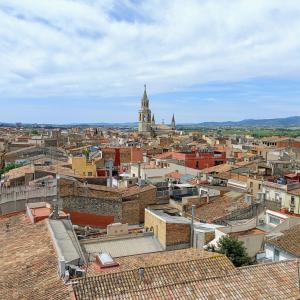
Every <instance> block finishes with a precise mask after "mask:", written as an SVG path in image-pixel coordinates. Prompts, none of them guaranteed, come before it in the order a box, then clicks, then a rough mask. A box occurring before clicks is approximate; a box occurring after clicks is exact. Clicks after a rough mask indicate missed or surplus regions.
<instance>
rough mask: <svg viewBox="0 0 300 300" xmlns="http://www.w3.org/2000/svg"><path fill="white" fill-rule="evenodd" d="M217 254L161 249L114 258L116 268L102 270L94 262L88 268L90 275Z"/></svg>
mask: <svg viewBox="0 0 300 300" xmlns="http://www.w3.org/2000/svg"><path fill="white" fill-rule="evenodd" d="M215 256H220V255H219V254H218V253H216V252H208V251H204V250H200V249H196V248H188V249H181V250H174V251H161V252H155V253H146V254H139V255H131V256H125V257H117V258H114V261H115V262H117V263H118V264H119V266H117V267H114V268H105V269H101V270H100V268H99V267H97V265H96V264H95V263H92V264H91V265H90V267H89V269H88V276H95V275H99V272H101V273H103V272H105V273H115V272H120V271H129V270H133V269H138V268H139V267H153V266H160V265H163V264H170V263H175V262H178V263H179V262H184V261H191V260H196V259H204V258H209V257H215Z"/></svg>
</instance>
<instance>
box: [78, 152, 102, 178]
mask: <svg viewBox="0 0 300 300" xmlns="http://www.w3.org/2000/svg"><path fill="white" fill-rule="evenodd" d="M72 170H73V171H74V173H76V174H78V175H80V176H83V177H85V176H97V171H96V165H95V163H94V162H93V161H92V162H89V161H87V159H86V157H85V156H79V157H72Z"/></svg>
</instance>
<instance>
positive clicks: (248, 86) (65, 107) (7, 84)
mask: <svg viewBox="0 0 300 300" xmlns="http://www.w3.org/2000/svg"><path fill="white" fill-rule="evenodd" d="M299 37H300V2H299V1H298V0H285V1H284V5H283V3H282V1H281V0H272V1H269V0H255V1H249V0H236V1H232V0H181V1H179V0H172V1H171V0H170V1H168V0H148V1H137V0H135V1H133V0H132V1H129V0H124V1H122V0H99V1H97V0H86V1H83V0H81V1H80V0H77V1H75V0H73V1H71V0H43V1H40V0H22V1H20V0H10V1H5V0H0V66H1V67H0V122H1V121H2V122H16V121H21V122H39V123H70V122H126V121H136V119H137V110H138V108H139V104H140V98H141V95H142V93H143V85H144V83H146V84H147V90H148V95H149V98H150V104H151V109H152V111H153V112H154V113H155V116H156V120H157V121H161V120H162V119H164V120H165V121H166V122H169V121H170V118H171V116H172V114H173V112H174V113H175V116H176V119H177V122H202V121H218V120H219V121H224V120H240V119H245V118H273V117H286V116H293V115H300V39H299Z"/></svg>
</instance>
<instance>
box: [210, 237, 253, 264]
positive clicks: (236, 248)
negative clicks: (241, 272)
mask: <svg viewBox="0 0 300 300" xmlns="http://www.w3.org/2000/svg"><path fill="white" fill-rule="evenodd" d="M208 250H209V251H212V252H218V253H222V254H225V255H226V256H227V257H228V258H229V259H230V260H231V261H232V263H233V264H234V265H235V266H236V267H241V266H247V265H250V264H251V263H252V261H251V258H250V257H249V256H248V254H247V252H246V248H245V247H244V243H243V242H242V241H239V240H238V239H237V238H236V237H232V236H227V235H226V236H223V237H222V238H221V239H220V240H219V242H218V245H217V247H214V246H211V247H208Z"/></svg>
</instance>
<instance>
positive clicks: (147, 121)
mask: <svg viewBox="0 0 300 300" xmlns="http://www.w3.org/2000/svg"><path fill="white" fill-rule="evenodd" d="M139 132H151V110H150V109H149V99H148V96H147V91H146V84H145V85H144V94H143V97H142V99H141V109H140V110H139Z"/></svg>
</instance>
